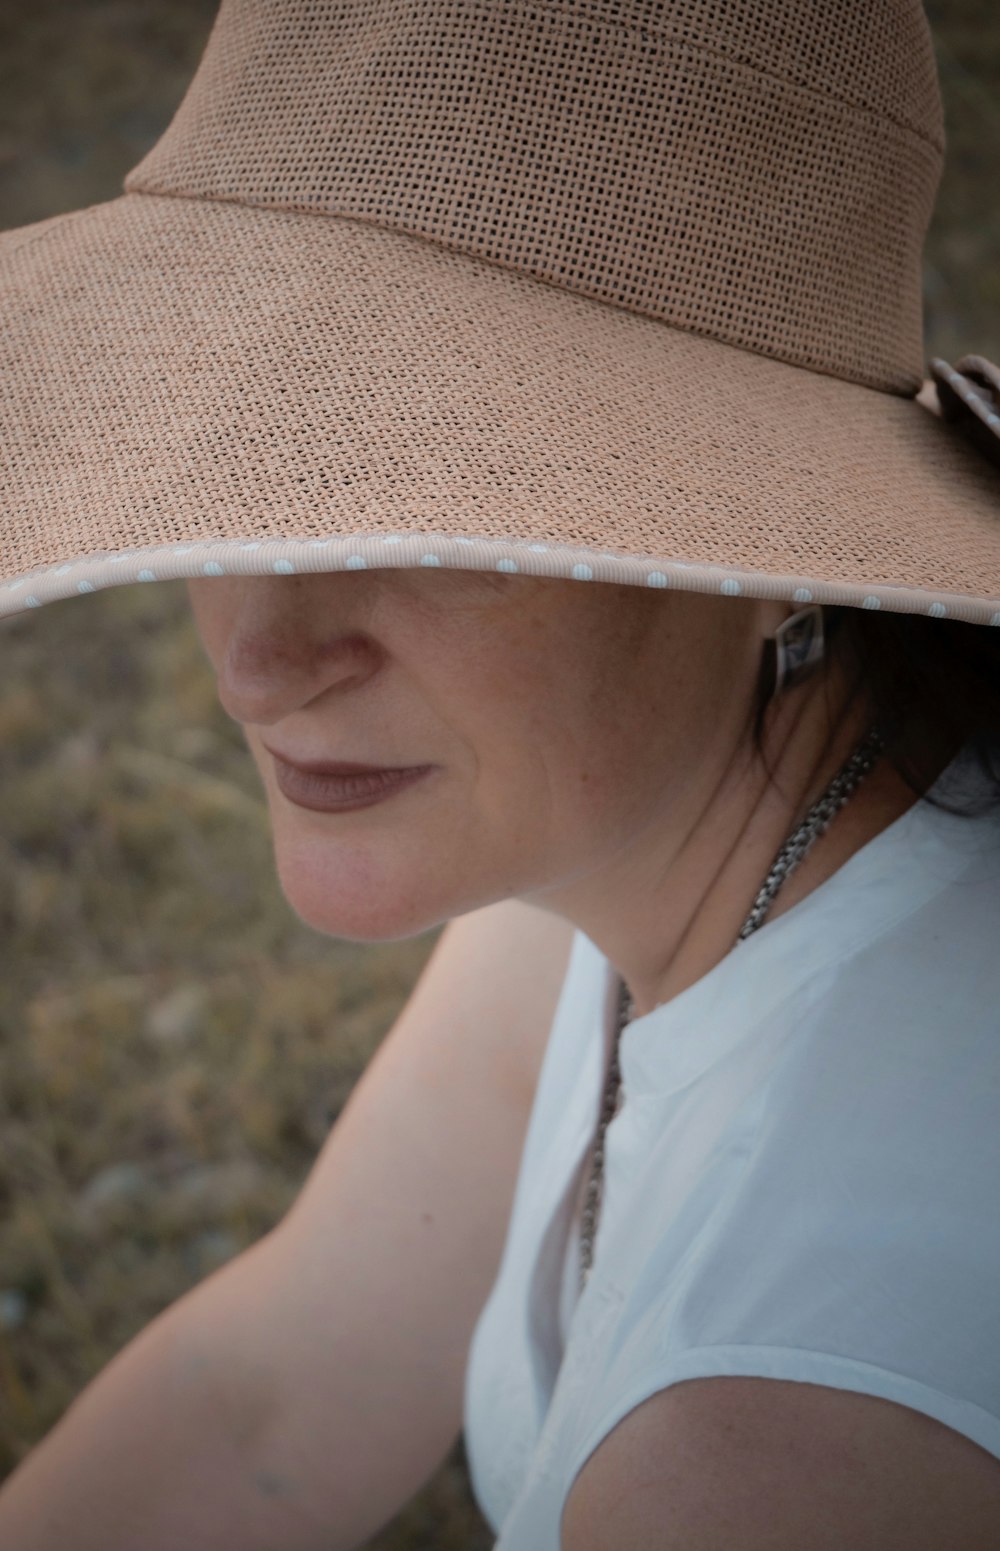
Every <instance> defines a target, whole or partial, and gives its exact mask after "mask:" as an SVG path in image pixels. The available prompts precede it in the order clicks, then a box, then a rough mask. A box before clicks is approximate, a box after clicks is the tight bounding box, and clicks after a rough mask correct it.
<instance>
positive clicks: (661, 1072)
mask: <svg viewBox="0 0 1000 1551" xmlns="http://www.w3.org/2000/svg"><path fill="white" fill-rule="evenodd" d="M957 768H958V762H956V765H955V766H953V767H952V773H954V772H955V770H957ZM943 779H944V778H942V782H939V784H938V788H937V790H941V789H942V788H943ZM615 990H616V986H615V977H614V971H613V969H612V967H611V966H610V965H609V963H608V961H607V959H605V958H604V956H603V955H602V954H601V953H600V952H599V950H598V949H597V948H596V946H595V945H594V944H593V943H592V942H591V941H590V939H589V938H587V937H586V936H585V935H584V934H583V933H582V932H579V931H578V932H577V933H576V935H575V937H574V941H573V947H572V953H571V956H570V960H569V965H568V969H567V973H566V978H565V982H564V985H563V989H562V993H561V997H560V1001H559V1005H558V1009H557V1012H556V1015H555V1019H554V1022H553V1026H552V1030H551V1033H550V1035H549V1040H548V1045H547V1048H546V1052H545V1058H544V1061H543V1064H542V1069H541V1074H540V1078H539V1083H538V1088H537V1091H536V1095H535V1101H534V1106H533V1110H532V1115H531V1121H530V1125H529V1128H528V1133H527V1137H526V1141H525V1146H524V1152H523V1155H522V1160H521V1168H520V1175H519V1178H518V1184H517V1189H516V1193H515V1197H514V1203H513V1208H512V1213H511V1219H510V1223H509V1227H508V1235H507V1242H506V1246H505V1249H504V1254H503V1258H502V1262H501V1265H500V1269H499V1272H498V1275H497V1280H496V1283H495V1285H494V1287H493V1290H492V1292H491V1294H490V1297H489V1299H488V1301H487V1303H486V1305H485V1307H484V1309H483V1311H482V1313H481V1315H480V1318H479V1321H478V1324H477V1327H476V1330H475V1333H474V1335H473V1339H472V1345H471V1348H470V1353H469V1362H468V1368H467V1373H466V1393H465V1445H466V1451H467V1456H468V1461H469V1468H470V1473H471V1478H472V1483H473V1488H474V1491H475V1494H476V1497H477V1500H478V1502H479V1504H480V1507H481V1508H482V1511H483V1513H484V1514H485V1516H486V1518H487V1520H488V1521H489V1523H490V1524H491V1525H492V1527H493V1530H494V1532H495V1533H496V1534H497V1535H498V1536H499V1539H498V1541H497V1542H496V1544H497V1551H559V1524H560V1517H561V1514H562V1509H563V1506H564V1504H565V1501H566V1498H567V1496H568V1493H569V1490H570V1487H571V1486H572V1483H573V1480H574V1478H575V1477H576V1475H577V1473H578V1472H579V1470H580V1469H581V1467H582V1465H583V1464H584V1462H585V1461H586V1459H587V1457H588V1456H589V1455H590V1454H591V1453H592V1452H593V1450H594V1449H595V1448H596V1447H597V1445H598V1444H599V1443H600V1441H601V1440H602V1439H603V1438H604V1437H605V1436H606V1435H607V1434H608V1433H609V1432H610V1431H611V1430H612V1428H614V1427H615V1426H616V1424H617V1423H618V1422H619V1421H621V1419H622V1418H623V1417H624V1416H625V1415H626V1414H627V1413H628V1412H629V1411H631V1410H632V1409H633V1408H634V1407H635V1406H638V1405H639V1404H641V1402H642V1401H643V1400H646V1399H648V1397H649V1396H650V1395H652V1394H653V1393H655V1392H656V1391H657V1390H661V1389H664V1388H666V1387H667V1386H669V1385H671V1384H674V1383H676V1382H677V1381H678V1380H681V1379H691V1378H696V1377H700V1376H707V1375H721V1374H750V1375H756V1376H759V1377H770V1378H778V1379H798V1380H805V1381H807V1382H809V1383H813V1384H825V1385H830V1386H832V1387H834V1388H836V1389H847V1390H857V1391H860V1392H862V1393H864V1394H869V1395H878V1396H882V1397H884V1398H885V1399H888V1400H893V1401H896V1402H898V1403H899V1404H901V1405H904V1406H908V1407H910V1408H912V1409H914V1410H916V1411H922V1412H924V1413H926V1414H927V1415H928V1416H932V1417H935V1418H937V1419H938V1420H939V1421H941V1422H943V1423H944V1424H945V1425H947V1426H948V1427H951V1428H954V1429H956V1430H957V1431H958V1432H960V1433H964V1434H965V1435H966V1436H967V1437H969V1438H971V1439H972V1440H973V1441H974V1442H976V1443H977V1444H979V1445H980V1446H981V1447H982V1448H984V1449H987V1450H988V1451H989V1452H990V1453H992V1454H995V1455H996V1456H998V1457H1000V1208H998V1204H997V1203H998V1200H1000V818H997V817H993V816H991V817H987V818H976V819H969V818H958V817H953V816H951V815H949V814H945V813H942V812H940V811H939V810H936V809H934V808H932V807H931V806H930V805H928V804H926V803H922V802H921V803H917V804H916V805H915V806H914V807H912V808H911V809H910V810H909V811H908V812H907V813H906V814H904V815H903V817H902V818H900V819H898V820H897V821H896V822H895V823H894V824H892V825H891V826H890V827H889V828H888V829H886V830H884V831H883V832H882V833H881V834H880V835H878V836H876V837H875V839H874V840H872V841H870V842H869V843H868V844H867V845H866V846H864V847H863V848H862V849H861V850H860V851H858V852H856V853H855V855H854V856H853V857H851V858H850V860H849V861H848V862H846V863H845V864H844V866H842V867H841V868H840V870H839V871H838V872H837V873H836V874H834V876H833V877H831V878H830V879H828V880H827V882H825V883H823V884H821V885H820V887H819V888H817V889H815V890H814V891H813V892H812V893H811V894H810V895H808V896H807V897H806V898H805V899H804V900H802V901H801V902H800V903H799V904H797V905H795V906H793V907H792V908H791V909H790V910H788V911H787V912H786V913H785V914H784V915H781V916H778V917H777V918H776V919H775V920H773V921H771V922H768V923H766V924H765V925H764V926H763V927H761V928H760V929H759V930H758V931H757V932H756V933H755V934H754V935H753V936H752V937H750V938H749V939H747V940H746V941H745V942H743V943H741V944H740V945H739V946H737V947H736V948H734V949H733V950H732V951H731V952H730V953H729V954H728V955H727V956H726V958H724V959H723V960H722V962H721V963H719V964H718V965H716V967H715V968H714V969H713V970H712V971H711V972H710V973H709V974H707V975H706V976H704V978H703V979H701V980H700V981H698V982H697V983H696V984H695V985H692V986H690V987H689V988H688V989H687V990H686V991H684V992H682V993H681V994H680V995H679V996H677V997H676V998H675V999H674V1000H673V1001H671V1002H668V1003H666V1004H664V1005H663V1006H661V1007H657V1008H655V1009H654V1010H653V1011H652V1012H651V1013H648V1014H646V1016H644V1017H641V1018H637V1019H635V1020H634V1021H633V1022H632V1023H631V1024H630V1025H628V1027H627V1029H626V1031H625V1033H624V1034H623V1037H622V1043H621V1050H620V1062H621V1072H622V1087H623V1092H624V1104H623V1107H622V1109H621V1111H620V1112H619V1114H618V1115H617V1116H616V1117H615V1119H614V1120H613V1121H612V1122H611V1124H610V1125H609V1127H608V1131H607V1136H606V1144H605V1181H604V1199H603V1204H602V1208H601V1216H600V1222H599V1228H598V1234H597V1240H596V1245H595V1260H594V1267H593V1270H592V1273H591V1276H590V1280H589V1282H588V1284H587V1288H586V1291H585V1292H584V1294H583V1296H582V1298H580V1299H579V1301H578V1300H577V1276H578V1264H579V1262H578V1255H579V1245H578V1225H577V1224H576V1223H575V1222H574V1223H572V1224H571V1222H570V1219H571V1217H572V1215H573V1206H574V1203H575V1197H576V1195H577V1191H578V1188H579V1184H580V1180H581V1177H582V1170H583V1169H584V1168H586V1167H587V1166H588V1165H589V1146H590V1144H591V1142H592V1139H593V1135H594V1129H595V1126H596V1124H597V1117H598V1113H599V1110H600V1100H601V1088H602V1085H603V1079H604V1070H605V1067H604V1062H605V1059H606V1051H607V1049H608V1048H610V1047H609V1040H610V1031H611V1028H612V1025H613V1016H614V1001H615Z"/></svg>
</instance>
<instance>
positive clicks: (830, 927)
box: [605, 751, 1000, 1098]
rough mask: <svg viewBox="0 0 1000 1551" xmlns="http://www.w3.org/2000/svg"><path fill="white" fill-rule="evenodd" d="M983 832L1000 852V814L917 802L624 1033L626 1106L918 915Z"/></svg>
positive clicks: (694, 1072)
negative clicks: (977, 814) (975, 815)
mask: <svg viewBox="0 0 1000 1551" xmlns="http://www.w3.org/2000/svg"><path fill="white" fill-rule="evenodd" d="M965 758H966V754H965V751H962V752H960V753H959V754H958V755H957V756H956V757H955V759H954V760H952V762H951V763H950V764H949V765H948V766H947V767H946V769H945V770H944V771H942V772H941V774H940V775H939V776H938V778H937V780H936V781H935V782H934V783H933V785H932V786H931V787H930V789H929V793H928V795H930V796H939V795H941V793H942V792H943V791H944V789H945V787H946V786H950V783H951V782H952V781H953V780H954V779H955V777H956V776H957V775H958V776H960V774H961V770H960V767H962V769H964V768H966V767H965V763H964V762H965ZM984 822H985V823H986V824H987V826H988V828H989V829H990V831H991V832H993V833H995V835H996V839H997V842H998V843H1000V815H993V814H989V815H984V816H982V817H981V818H980V819H970V818H966V817H963V816H960V815H956V814H952V813H949V812H947V811H944V810H942V809H940V808H938V807H936V806H935V805H934V804H933V803H930V802H928V801H927V800H926V798H924V797H920V798H917V799H916V800H915V801H914V802H913V803H912V804H911V805H910V807H909V808H907V809H906V810H905V812H903V813H902V814H900V815H899V817H898V818H896V819H894V820H893V821H892V822H891V823H889V824H887V825H886V826H885V828H884V829H881V830H880V831H879V832H878V833H877V834H876V835H873V836H872V838H871V839H870V840H867V841H866V842H865V843H864V845H862V846H860V847H859V848H858V850H857V851H855V852H854V853H853V854H852V855H851V856H849V857H848V858H847V860H846V861H845V862H843V863H842V864H841V865H840V867H838V868H837V870H836V871H835V872H833V873H831V875H830V877H829V878H826V879H824V881H823V882H822V883H820V884H818V885H817V886H816V887H815V888H814V889H812V890H811V891H810V892H809V893H808V894H807V895H805V897H804V898H803V899H801V900H798V901H797V902H796V904H794V905H792V906H791V907H790V908H789V909H788V910H786V911H784V912H783V913H782V914H781V915H780V916H777V917H776V918H775V919H774V920H773V921H765V922H764V924H763V925H762V926H760V927H759V928H758V929H757V931H756V932H754V933H753V935H752V936H750V937H748V938H746V939H745V940H744V941H743V942H740V943H737V944H734V946H733V947H732V948H731V949H730V950H729V952H728V953H727V954H726V955H725V957H724V958H722V959H720V960H719V962H718V963H717V964H715V965H714V966H713V967H712V968H711V969H710V970H708V971H707V972H706V974H704V975H702V976H701V977H700V979H698V980H696V981H694V982H693V983H692V984H691V985H689V986H687V987H685V989H684V990H682V991H680V992H678V994H677V995H676V996H674V997H672V998H671V999H670V1000H669V1001H667V1002H663V1003H661V1004H660V1005H659V1006H658V1007H654V1008H652V1009H651V1010H650V1011H649V1012H648V1013H644V1014H643V1015H642V1016H641V1017H638V1018H633V1019H632V1020H631V1022H629V1023H628V1024H627V1025H626V1026H625V1029H624V1030H623V1031H622V1037H621V1042H620V1048H619V1061H620V1067H621V1076H622V1087H623V1090H624V1092H625V1094H626V1096H627V1097H630V1098H631V1097H632V1096H633V1095H638V1094H639V1093H641V1092H643V1091H648V1090H650V1089H654V1090H655V1091H656V1092H658V1093H660V1094H663V1093H665V1092H669V1091H672V1090H674V1089H676V1088H677V1087H680V1086H684V1085H686V1083H688V1082H690V1081H692V1080H694V1079H695V1078H697V1077H698V1076H700V1075H701V1074H702V1073H703V1072H704V1071H706V1070H707V1069H708V1068H709V1067H710V1066H712V1065H714V1064H715V1063H716V1062H717V1061H719V1060H720V1059H722V1057H723V1056H725V1055H726V1054H727V1053H728V1052H729V1051H730V1050H731V1049H732V1048H733V1047H734V1046H735V1045H736V1044H738V1043H739V1042H740V1041H741V1040H742V1039H743V1038H745V1037H746V1035H747V1033H748V1032H749V1031H751V1030H752V1029H753V1028H754V1027H757V1026H759V1025H760V1023H761V1021H762V1020H763V1019H766V1018H767V1017H768V1016H769V1015H770V1014H771V1013H772V1012H773V1011H774V1010H775V1009H776V1008H777V1007H778V1006H779V1005H780V1004H781V1003H782V1002H784V1001H787V1000H788V999H789V998H790V997H791V996H792V995H794V994H795V992H796V991H798V990H799V989H800V988H801V987H802V985H803V984H804V983H805V982H806V981H807V980H809V979H811V978H813V977H815V976H818V975H820V974H822V973H823V972H824V971H826V970H827V969H828V968H829V967H830V966H831V965H832V964H834V963H836V962H840V961H843V960H845V959H847V958H850V957H851V956H852V955H853V954H854V953H855V952H857V951H858V950H859V949H860V948H862V947H864V946H866V945H868V944H870V943H872V942H873V941H874V940H875V939H876V938H877V937H879V936H881V935H882V934H883V933H884V932H885V931H887V930H889V929H890V928H891V927H892V926H893V925H894V924H896V923H897V922H898V921H900V920H902V919H904V918H905V917H906V916H908V915H910V914H912V913H913V912H914V911H915V910H917V909H919V908H920V906H921V905H923V904H925V903H926V902H927V901H928V900H929V899H930V898H932V897H933V895H935V894H936V893H938V892H939V891H940V890H941V889H943V888H944V887H946V886H947V884H948V883H949V882H950V881H952V880H953V879H954V878H955V877H956V875H958V874H959V873H961V872H962V871H963V870H964V869H965V868H967V867H968V865H969V862H970V858H971V856H972V855H973V854H974V852H976V851H978V850H979V849H980V848H981V847H982V844H983V829H982V824H983V823H984ZM847 896H849V906H850V907H849V908H845V906H846V904H847V898H846V897H847ZM605 962H606V965H607V969H606V982H605V987H606V1005H608V1006H609V1007H610V1016H611V1017H612V1018H614V1016H615V1010H616V1007H617V999H616V998H615V997H614V996H613V995H612V994H611V991H612V987H613V985H614V983H615V982H616V980H617V971H616V970H615V968H614V966H613V965H612V964H611V963H610V961H607V960H606V961H605ZM741 987H744V988H745V989H744V993H743V995H741V994H740V991H741Z"/></svg>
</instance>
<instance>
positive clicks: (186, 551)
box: [174, 544, 194, 555]
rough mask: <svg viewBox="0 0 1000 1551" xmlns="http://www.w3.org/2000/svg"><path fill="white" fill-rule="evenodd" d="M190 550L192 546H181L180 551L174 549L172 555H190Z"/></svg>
mask: <svg viewBox="0 0 1000 1551" xmlns="http://www.w3.org/2000/svg"><path fill="white" fill-rule="evenodd" d="M192 549H194V545H193V544H183V545H182V546H181V548H180V549H175V550H174V554H175V555H189V554H190V553H191V551H192Z"/></svg>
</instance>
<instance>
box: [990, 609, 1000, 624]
mask: <svg viewBox="0 0 1000 1551" xmlns="http://www.w3.org/2000/svg"><path fill="white" fill-rule="evenodd" d="M990 624H991V625H1000V609H997V611H996V613H995V614H994V616H993V618H992V619H991V620H990Z"/></svg>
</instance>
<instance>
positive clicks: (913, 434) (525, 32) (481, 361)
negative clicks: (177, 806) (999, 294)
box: [0, 0, 1000, 623]
mask: <svg viewBox="0 0 1000 1551" xmlns="http://www.w3.org/2000/svg"><path fill="white" fill-rule="evenodd" d="M941 152H942V131H941V117H940V102H939V97H938V91H937V82H936V75H935V70H934V63H933V55H932V52H931V49H930V44H929V40H928V37H927V32H926V26H925V23H924V18H923V14H922V11H921V9H920V6H919V4H918V3H917V0H891V3H887V4H884V5H880V6H877V7H859V6H857V5H856V4H853V3H850V4H848V3H840V0H826V3H823V4H820V3H818V0H816V3H809V4H805V3H803V0H771V3H769V4H761V3H760V0H754V3H751V0H738V3H730V0H677V3H674V4H671V3H668V0H662V3H652V4H648V3H647V4H642V3H607V4H604V3H598V0H586V3H575V4H565V5H558V4H553V3H548V0H544V3H533V4H526V3H525V4H507V3H502V4H501V3H495V0H494V3H489V4H487V3H482V0H433V3H430V0H428V3H426V4H423V5H421V6H419V7H413V6H411V5H407V4H402V3H398V0H392V3H389V0H381V3H380V0H366V3H361V0H355V3H333V0H282V3H281V4H280V5H277V4H271V3H263V0H242V3H236V0H225V3H224V4H223V6H222V9H221V11H220V14H219V18H218V20H217V23H216V27H215V29H214V31H213V35H212V38H211V40H210V43H209V47H208V49H207V51H206V54H205V57H204V60H203V62H202V65H201V67H200V69H199V72H198V74H197V76H196V78H195V80H194V82H193V83H192V86H191V88H190V90H189V92H188V95H187V97H186V99H185V101H184V103H183V104H182V105H181V108H180V109H179V111H178V113H177V115H176V117H175V119H174V122H173V123H172V125H171V126H170V128H169V129H168V130H167V132H166V134H165V135H164V136H163V137H162V139H161V140H160V141H159V142H158V144H157V145H156V146H155V147H154V148H153V150H152V151H151V152H150V153H149V155H148V156H147V157H146V158H145V159H144V160H143V161H142V162H141V163H140V164H139V166H138V167H137V168H135V169H134V171H133V172H132V173H131V174H130V175H129V177H128V179H127V180H126V189H127V192H126V193H125V194H124V195H122V196H121V197H120V198H118V199H116V200H112V201H109V202H107V203H106V204H103V205H98V206H95V207H93V208H91V209H89V210H86V211H82V212H77V213H75V214H73V215H69V216H61V217H56V218H54V219H52V220H49V221H43V222H40V223H38V224H36V225H34V226H31V227H26V228H22V229H20V230H19V231H15V232H10V233H6V234H4V235H3V236H0V305H2V307H3V311H4V317H5V325H4V330H3V337H2V344H0V351H2V358H0V380H2V382H3V404H2V407H0V439H2V447H3V451H2V454H0V456H2V458H3V461H4V502H3V508H2V511H3V516H2V520H0V576H3V577H6V578H8V580H7V582H6V583H5V584H3V585H0V614H2V613H13V612H17V611H19V610H21V609H23V608H25V607H30V606H33V605H35V604H39V603H44V602H48V601H50V600H52V599H53V598H56V597H62V596H66V595H68V594H69V593H72V592H76V591H91V590H95V589H96V588H98V587H103V586H109V585H114V584H116V583H120V582H124V581H133V580H144V579H166V578H168V577H171V576H182V575H195V574H205V573H206V572H207V574H218V573H219V572H225V571H229V570H233V571H241V572H265V571H273V570H278V571H297V570H329V569H341V568H351V569H358V568H362V567H368V566H372V567H374V566H380V565H401V564H404V565H416V564H427V565H435V564H440V565H458V566H465V567H468V566H474V567H483V568H490V569H494V568H497V569H500V570H507V571H522V572H530V573H532V574H537V575H552V576H564V577H573V578H577V579H580V580H592V579H596V580H616V581H627V582H633V583H636V584H643V585H653V586H669V585H678V586H683V587H695V588H697V589H699V590H704V589H707V588H712V589H721V590H722V591H724V592H733V593H737V592H745V593H747V594H754V595H758V596H771V597H787V598H789V599H790V600H791V599H796V600H803V599H805V598H806V597H815V598H816V599H817V600H818V601H840V602H848V603H854V604H858V605H864V606H867V607H887V608H903V609H910V610H915V609H919V610H920V611H921V612H932V613H937V614H943V613H948V614H951V615H953V616H955V617H960V618H965V619H971V620H975V621H978V622H983V623H987V622H994V623H996V622H1000V477H998V473H997V470H996V469H995V468H993V467H992V466H990V465H989V464H988V463H987V462H986V460H985V459H983V458H982V457H981V456H979V455H978V454H977V453H976V451H975V449H974V448H972V447H970V446H969V445H967V443H966V442H965V440H964V438H962V437H961V436H960V435H956V433H955V430H954V428H953V427H950V426H947V425H945V424H943V423H942V422H941V421H939V420H938V419H937V418H936V417H935V416H934V415H932V414H930V413H929V412H928V411H927V410H926V409H925V408H924V407H923V406H922V405H921V404H919V403H916V402H915V401H914V400H913V398H912V397H911V396H910V395H912V394H914V393H915V392H916V390H917V388H918V387H919V386H920V383H921V380H922V377H923V371H922V342H921V326H920V251H921V246H922V242H923V236H924V231H925V228H926V223H927V220H928V217H929V214H930V210H931V207H932V204H933V198H934V192H935V189H936V185H937V180H938V176H939V172H940V165H941Z"/></svg>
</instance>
